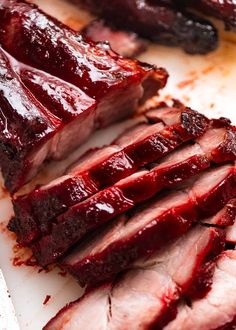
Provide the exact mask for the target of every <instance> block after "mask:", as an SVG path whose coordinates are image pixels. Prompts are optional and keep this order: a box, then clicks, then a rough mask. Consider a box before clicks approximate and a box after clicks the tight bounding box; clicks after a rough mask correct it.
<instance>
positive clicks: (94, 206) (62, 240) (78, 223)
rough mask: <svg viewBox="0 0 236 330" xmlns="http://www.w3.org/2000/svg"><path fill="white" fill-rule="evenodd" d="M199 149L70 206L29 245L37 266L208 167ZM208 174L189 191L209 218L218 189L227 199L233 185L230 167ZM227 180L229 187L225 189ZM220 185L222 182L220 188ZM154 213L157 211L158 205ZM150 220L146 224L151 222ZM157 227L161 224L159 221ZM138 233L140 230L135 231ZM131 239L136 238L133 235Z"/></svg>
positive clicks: (185, 152)
mask: <svg viewBox="0 0 236 330" xmlns="http://www.w3.org/2000/svg"><path fill="white" fill-rule="evenodd" d="M198 148H199V147H198V146H196V147H192V148H187V150H184V151H183V150H181V151H180V152H177V153H176V154H175V155H174V157H173V161H170V159H169V158H168V159H167V160H166V164H160V167H159V166H157V167H155V168H154V169H152V170H151V171H149V172H148V171H142V172H138V173H136V174H134V175H132V176H131V177H128V178H127V179H125V180H122V181H120V182H118V183H116V184H115V185H114V186H112V187H110V188H107V189H105V190H102V191H101V192H99V193H97V194H95V195H94V196H92V197H90V198H89V199H87V200H85V201H84V202H82V203H79V204H76V205H74V206H72V207H71V208H70V209H69V210H68V211H67V212H66V213H64V214H63V215H61V216H59V217H58V218H57V221H54V223H53V224H52V229H51V232H50V234H48V235H46V236H43V238H41V239H40V240H39V241H37V242H36V243H34V244H33V245H32V249H33V252H34V254H35V256H36V258H37V260H38V261H39V263H40V264H42V265H46V264H48V263H51V262H53V261H54V260H55V259H57V258H58V257H60V256H61V255H63V254H64V253H65V252H66V250H68V248H69V247H71V246H72V245H73V244H75V243H76V242H77V241H78V240H80V239H81V238H82V237H83V236H84V235H86V234H87V233H88V232H90V231H92V230H94V229H95V228H97V227H100V226H101V225H102V224H104V223H106V222H108V221H109V220H111V219H113V218H115V217H116V216H118V215H119V214H121V213H123V212H125V211H127V210H129V209H131V208H132V207H133V206H135V205H136V204H137V203H140V202H141V201H144V200H146V199H149V198H150V197H152V196H154V195H155V194H156V193H157V192H158V191H160V190H161V189H163V188H167V187H169V186H172V185H173V184H175V183H180V182H182V181H183V180H184V179H186V178H189V177H191V176H192V175H194V174H196V173H197V172H200V171H202V170H203V169H204V168H206V167H208V166H209V161H208V159H207V158H205V157H204V156H202V154H201V149H198ZM197 150H198V151H197ZM196 152H198V155H196ZM199 152H200V153H199ZM210 174H211V175H209V177H208V173H207V174H205V175H203V179H202V178H201V177H200V178H199V179H198V180H197V181H196V183H195V184H194V185H193V188H191V191H190V193H191V194H192V198H193V199H196V202H197V204H201V205H200V208H201V209H202V212H203V213H206V214H207V212H208V211H209V213H210V214H211V210H212V212H213V213H214V207H213V204H214V202H215V201H214V200H211V198H212V199H213V198H219V199H220V198H221V196H220V194H221V193H222V190H221V189H222V187H224V186H225V188H226V192H225V193H224V196H226V195H227V191H228V190H229V194H230V196H231V194H232V190H234V188H233V187H232V186H231V185H233V183H234V182H235V172H234V167H233V166H230V165H229V166H225V167H223V168H220V169H217V170H215V171H213V172H212V173H211V172H210ZM217 175H219V178H217ZM228 176H229V177H228ZM213 178H214V179H215V178H216V182H215V181H213ZM223 179H225V180H226V182H224V181H223ZM228 179H229V187H227V183H228ZM204 182H206V183H207V184H208V186H207V188H206V187H202V186H201V185H204ZM208 182H209V183H208ZM219 182H220V183H221V182H223V183H222V187H221V186H220V184H219ZM209 187H211V188H209ZM215 187H216V188H215ZM213 188H215V193H213V194H212V195H211V193H209V191H210V192H211V189H213ZM204 189H205V190H204ZM208 189H209V190H208ZM218 189H219V191H218ZM202 191H206V197H205V196H204V195H201V194H199V193H201V192H202ZM215 194H216V195H215ZM223 199H224V198H223ZM163 203H164V202H163ZM190 204H191V202H190ZM157 209H158V210H159V204H158V207H157ZM158 216H159V214H158V215H156V217H158ZM149 217H150V215H149ZM149 217H148V220H147V221H151V219H150V218H149ZM130 223H136V221H135V220H133V221H131V222H130ZM160 223H161V224H162V222H161V221H160ZM164 223H165V222H164ZM43 225H44V223H43ZM157 226H158V225H157ZM138 231H142V230H141V229H138ZM177 232H178V231H176V234H177ZM131 236H134V237H136V235H135V234H134V233H133V235H131ZM140 237H141V235H138V238H140ZM131 241H132V240H131ZM134 241H135V239H134ZM133 243H134V242H133V241H132V244H133ZM118 245H119V244H118ZM121 246H122V245H121ZM127 256H128V254H127Z"/></svg>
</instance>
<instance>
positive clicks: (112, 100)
mask: <svg viewBox="0 0 236 330" xmlns="http://www.w3.org/2000/svg"><path fill="white" fill-rule="evenodd" d="M0 16H1V18H2V19H1V21H0V43H1V45H2V47H3V48H5V49H6V50H7V51H8V52H9V53H11V54H12V55H13V56H15V57H16V58H17V59H18V60H20V61H22V62H24V63H26V64H29V65H32V66H34V67H37V68H39V69H41V70H44V71H46V72H49V73H51V74H52V75H54V76H57V77H59V78H61V79H63V80H65V81H68V82H69V83H71V84H73V85H75V86H77V87H79V88H81V89H82V90H83V91H84V92H85V93H86V94H88V95H89V96H90V97H92V98H94V99H95V100H96V101H97V106H98V110H97V111H98V113H99V115H100V116H99V118H97V123H98V125H99V127H101V126H106V125H108V124H109V123H110V122H113V121H116V120H118V119H122V118H124V117H127V116H129V115H130V114H132V113H134V111H136V109H137V106H138V104H139V103H142V102H144V101H145V100H146V99H147V98H149V97H151V96H153V95H156V93H157V91H158V90H159V89H160V88H162V87H164V86H165V84H166V80H167V73H166V71H165V70H164V69H157V68H155V67H153V66H151V65H148V64H144V63H140V62H139V61H135V60H132V59H125V58H123V57H121V56H119V55H118V54H116V53H114V52H113V51H112V50H111V49H110V48H109V46H108V45H106V44H105V45H96V44H95V43H93V42H89V41H87V40H85V39H84V38H83V37H82V36H81V35H78V33H77V32H75V31H73V30H71V29H70V28H68V27H66V26H65V25H63V24H62V23H60V22H58V21H57V20H56V19H54V18H52V17H50V16H49V15H46V14H45V13H43V12H42V11H41V10H39V9H38V7H37V6H35V5H33V4H30V3H28V2H25V1H24V0H20V1H17V0H1V2H0Z"/></svg>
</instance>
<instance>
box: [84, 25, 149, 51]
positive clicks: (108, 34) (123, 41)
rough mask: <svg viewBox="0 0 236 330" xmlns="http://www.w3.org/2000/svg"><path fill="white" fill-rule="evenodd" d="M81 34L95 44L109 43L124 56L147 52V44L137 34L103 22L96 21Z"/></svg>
mask: <svg viewBox="0 0 236 330" xmlns="http://www.w3.org/2000/svg"><path fill="white" fill-rule="evenodd" d="M81 33H82V34H83V35H84V36H85V37H86V38H88V39H90V40H92V41H94V42H104V41H106V42H108V43H109V44H110V46H111V48H112V49H113V50H114V51H115V52H116V53H118V54H120V55H122V56H128V57H135V56H137V55H139V54H140V53H142V52H143V51H145V50H146V48H147V42H146V41H145V40H143V39H140V38H139V37H138V36H137V34H136V33H134V32H129V31H122V30H117V29H115V28H113V27H110V26H109V25H107V24H106V23H105V22H104V21H103V20H99V19H96V20H94V21H92V22H91V23H89V24H88V25H87V26H85V27H84V28H83V30H82V31H81Z"/></svg>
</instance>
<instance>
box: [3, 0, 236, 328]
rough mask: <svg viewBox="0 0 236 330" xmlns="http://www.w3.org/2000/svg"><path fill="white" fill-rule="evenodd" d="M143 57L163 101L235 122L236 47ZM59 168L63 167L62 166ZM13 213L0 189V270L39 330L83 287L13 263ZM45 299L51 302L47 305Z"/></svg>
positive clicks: (67, 12) (99, 138) (75, 15)
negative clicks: (164, 77) (157, 73)
mask: <svg viewBox="0 0 236 330" xmlns="http://www.w3.org/2000/svg"><path fill="white" fill-rule="evenodd" d="M35 2H37V3H38V4H39V5H40V6H41V7H42V8H43V9H44V10H46V11H48V12H49V13H51V14H52V15H54V16H57V17H58V18H60V19H62V20H63V21H64V22H66V23H67V24H70V25H71V26H73V27H75V28H78V27H79V26H80V22H81V17H82V20H83V21H86V20H87V19H88V17H86V16H84V15H82V16H81V14H80V13H79V12H78V10H75V8H74V7H73V6H72V5H68V4H66V3H64V2H63V1H62V0H51V1H48V0H37V1H35ZM141 59H142V60H144V61H147V62H150V63H155V64H157V65H158V66H164V67H166V68H167V69H168V71H169V73H170V79H169V83H168V86H167V88H166V89H165V92H164V93H163V94H162V97H163V98H164V99H166V100H168V99H170V97H175V98H178V99H181V100H183V101H184V102H186V103H187V104H188V105H190V106H191V107H193V108H194V109H197V110H198V111H201V112H203V113H205V114H207V115H209V116H211V117H219V116H225V117H229V118H230V119H231V120H232V121H233V122H234V123H236V45H234V44H233V43H232V44H231V43H228V42H221V46H220V48H219V49H218V50H217V51H216V52H215V53H212V54H210V55H207V56H188V55H186V54H184V53H183V52H182V51H181V50H178V49H174V48H173V49H172V48H166V47H161V46H156V45H153V46H150V47H149V49H148V51H147V52H146V53H145V54H143V55H142V56H141ZM125 125H126V124H119V125H115V126H113V127H112V128H110V129H107V130H103V131H100V132H97V133H96V134H95V135H94V136H93V137H92V139H91V140H90V141H89V142H88V143H87V144H86V145H84V146H83V148H81V149H80V150H79V151H78V153H81V152H82V151H83V150H85V149H86V148H89V147H90V146H94V145H103V144H105V143H109V142H110V141H111V140H112V138H113V137H114V136H115V135H116V134H117V133H118V132H120V131H121V130H122V129H123V127H124V126H125ZM127 125H128V124H127ZM58 168H62V164H60V166H58ZM45 173H46V172H45ZM45 175H46V174H45ZM11 215H12V207H11V202H10V200H9V198H8V196H7V195H6V193H4V192H3V190H2V191H1V190H0V223H1V225H0V268H1V269H2V271H3V273H4V275H5V278H6V282H7V285H8V288H9V291H10V294H11V297H12V300H13V304H14V306H15V310H16V314H17V318H18V321H19V323H20V327H21V330H40V329H42V326H43V325H44V324H45V323H46V322H47V321H48V320H49V319H50V318H51V317H52V316H54V315H55V313H56V312H57V311H58V310H59V309H60V308H61V307H63V306H64V305H65V304H66V303H68V302H70V301H72V300H74V299H77V298H78V297H79V296H80V294H81V293H82V289H81V288H80V287H79V286H78V284H77V283H76V281H75V280H74V279H72V278H71V277H70V276H69V275H67V276H66V277H63V276H61V275H59V274H58V272H59V271H60V270H59V269H54V270H53V271H51V272H49V273H45V272H40V273H39V272H38V270H39V269H38V268H37V267H29V266H18V267H15V266H13V265H12V258H14V256H15V254H14V252H13V246H14V244H15V242H14V241H13V238H12V235H10V234H9V232H8V231H7V230H5V224H6V223H7V221H8V220H9V218H10V217H11ZM17 254H18V255H19V254H22V255H23V258H24V257H25V252H22V251H18V252H17ZM47 295H50V296H51V298H50V300H49V301H48V303H47V304H46V305H44V304H43V302H44V300H45V298H46V296H47ZM0 299H1V297H0ZM0 330H2V328H1V318H0ZM7 330H11V329H7ZM94 330H95V329H94Z"/></svg>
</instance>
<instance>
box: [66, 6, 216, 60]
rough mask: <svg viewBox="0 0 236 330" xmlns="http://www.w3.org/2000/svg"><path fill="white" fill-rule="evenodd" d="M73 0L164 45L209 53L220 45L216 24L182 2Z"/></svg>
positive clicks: (110, 21) (115, 23)
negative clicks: (186, 8)
mask: <svg viewBox="0 0 236 330" xmlns="http://www.w3.org/2000/svg"><path fill="white" fill-rule="evenodd" d="M71 1H72V2H74V3H78V4H79V5H81V6H82V7H84V8H85V9H88V10H89V11H91V12H92V13H93V14H96V15H99V16H100V17H102V18H104V19H105V20H106V21H107V22H108V23H109V24H111V25H113V26H115V27H117V28H119V29H122V30H124V29H127V30H128V31H133V32H135V33H137V34H139V35H140V36H142V37H144V38H148V39H150V40H152V41H154V42H158V43H160V44H164V45H167V46H178V47H181V48H183V49H184V50H185V51H186V52H188V53H191V54H196V53H198V54H206V53H208V52H210V51H212V50H214V49H215V48H216V47H217V45H218V33H217V30H216V28H215V27H214V26H213V25H212V23H211V22H210V21H208V20H207V19H204V18H202V17H200V16H197V15H196V14H193V13H189V12H187V11H186V10H185V9H183V8H181V6H180V3H179V1H169V0H167V1H165V0H155V1H150V0H128V1H126V0H101V1H99V5H98V2H97V1H96V0H71ZM175 2H176V3H175ZM182 2H183V1H182ZM182 2H181V5H182ZM196 2H199V1H196ZM200 2H212V3H213V2H217V1H200ZM188 3H189V1H188ZM194 3H195V2H194Z"/></svg>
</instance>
